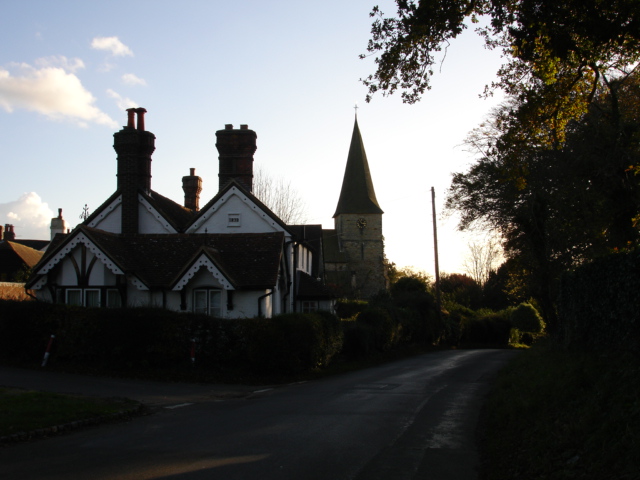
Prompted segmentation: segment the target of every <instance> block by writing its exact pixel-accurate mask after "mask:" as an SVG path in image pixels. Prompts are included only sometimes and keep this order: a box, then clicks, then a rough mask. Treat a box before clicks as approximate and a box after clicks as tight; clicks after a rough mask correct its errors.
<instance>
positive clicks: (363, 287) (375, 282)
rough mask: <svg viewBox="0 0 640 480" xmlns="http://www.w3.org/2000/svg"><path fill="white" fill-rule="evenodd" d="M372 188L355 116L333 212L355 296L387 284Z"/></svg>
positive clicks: (379, 219)
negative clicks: (336, 202) (334, 211)
mask: <svg viewBox="0 0 640 480" xmlns="http://www.w3.org/2000/svg"><path fill="white" fill-rule="evenodd" d="M383 213H384V212H383V211H382V209H381V208H380V205H378V200H377V199H376V193H375V190H374V189H373V181H372V180H371V172H370V171H369V163H368V162H367V154H366V153H365V150H364V144H363V142H362V136H361V135H360V129H359V128H358V118H357V117H356V119H355V123H354V126H353V135H352V137H351V146H350V147H349V156H348V157H347V166H346V168H345V171H344V179H343V180H342V190H341V192H340V199H339V200H338V206H337V208H336V213H335V214H334V215H333V219H334V222H335V230H336V234H337V236H338V244H339V248H340V251H341V252H342V253H343V254H344V255H345V260H346V262H347V271H348V272H349V273H350V280H351V281H350V285H349V286H348V288H347V290H348V291H351V293H352V295H353V296H354V297H357V298H369V297H371V296H372V295H374V294H376V293H378V292H379V291H380V290H384V289H386V288H387V279H386V275H385V268H384V242H383V236H382V214H383Z"/></svg>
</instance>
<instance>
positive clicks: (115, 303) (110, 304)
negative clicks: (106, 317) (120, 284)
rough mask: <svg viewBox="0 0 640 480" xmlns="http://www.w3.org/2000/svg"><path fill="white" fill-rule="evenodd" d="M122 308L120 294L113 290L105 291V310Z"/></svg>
mask: <svg viewBox="0 0 640 480" xmlns="http://www.w3.org/2000/svg"><path fill="white" fill-rule="evenodd" d="M120 307H122V297H121V296H120V292H119V291H118V290H117V289H115V288H109V289H108V290H107V308H120Z"/></svg>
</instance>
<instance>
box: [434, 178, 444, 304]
mask: <svg viewBox="0 0 640 480" xmlns="http://www.w3.org/2000/svg"><path fill="white" fill-rule="evenodd" d="M431 212H432V214H433V251H434V255H435V259H436V306H437V307H438V315H440V314H441V312H442V301H441V298H440V264H439V261H438V226H437V222H436V191H435V189H434V188H433V187H431Z"/></svg>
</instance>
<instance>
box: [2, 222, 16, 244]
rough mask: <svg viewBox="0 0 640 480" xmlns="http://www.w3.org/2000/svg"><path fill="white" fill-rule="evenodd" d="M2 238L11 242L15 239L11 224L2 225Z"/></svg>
mask: <svg viewBox="0 0 640 480" xmlns="http://www.w3.org/2000/svg"><path fill="white" fill-rule="evenodd" d="M4 239H5V240H6V241H8V242H13V241H14V240H15V239H16V232H14V231H13V225H11V224H9V223H7V224H6V225H5V226H4Z"/></svg>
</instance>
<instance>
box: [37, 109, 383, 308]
mask: <svg viewBox="0 0 640 480" xmlns="http://www.w3.org/2000/svg"><path fill="white" fill-rule="evenodd" d="M145 113H146V110H145V109H144V108H130V109H128V110H127V125H126V126H125V127H123V128H122V129H121V130H120V131H118V132H116V133H115V134H114V144H113V148H114V149H115V151H116V165H117V166H116V171H117V175H116V177H117V185H116V190H115V192H114V193H113V194H112V195H111V196H110V197H109V198H107V199H106V200H105V201H104V202H103V203H102V205H101V206H100V207H98V208H97V209H96V210H95V211H94V212H93V213H92V214H91V215H90V216H89V217H88V218H86V219H85V220H84V221H83V223H81V224H80V225H79V226H77V227H76V228H75V229H73V230H72V231H71V232H69V233H59V234H57V235H55V237H54V238H53V239H52V241H51V243H50V245H49V247H48V248H47V251H46V252H45V254H44V256H43V257H42V259H41V260H40V262H38V264H37V265H36V266H35V267H34V268H33V271H32V275H31V277H30V279H29V280H28V282H27V284H26V288H27V289H30V290H33V291H35V295H36V298H37V299H39V300H43V301H47V302H53V303H65V304H70V305H82V306H87V307H107V308H109V307H112V308H114V307H123V306H126V307H136V306H155V307H162V308H167V309H171V310H175V311H190V312H196V313H204V314H208V315H212V316H216V317H221V318H248V317H256V316H264V317H271V316H273V315H277V314H280V313H286V312H296V311H298V312H312V311H317V310H329V311H331V310H333V305H334V303H335V301H336V299H337V298H340V297H349V298H363V299H366V298H368V297H370V296H371V295H373V294H375V293H378V292H379V291H380V290H384V289H386V288H387V281H386V275H385V263H384V244H383V237H382V214H383V212H382V209H381V208H380V206H379V205H378V201H377V199H376V196H375V191H374V188H373V182H372V179H371V173H370V171H369V165H368V162H367V157H366V153H365V150H364V144H363V142H362V137H361V135H360V130H359V127H358V123H357V118H356V121H355V124H354V129H353V135H352V138H351V145H350V148H349V153H348V157H347V164H346V168H345V173H344V178H343V183H342V190H341V193H340V198H339V200H338V205H337V208H336V210H335V214H334V217H333V218H334V222H335V228H334V229H332V230H324V229H323V228H322V226H321V225H287V224H285V223H284V222H283V221H282V220H281V219H280V218H278V217H277V216H276V215H275V214H274V213H273V212H272V211H271V210H270V209H269V208H268V207H267V206H266V205H265V204H263V203H262V202H261V201H260V200H259V199H258V198H257V197H256V196H254V195H253V193H252V190H253V163H254V153H255V151H256V149H257V134H256V132H254V131H253V130H250V129H249V127H248V126H247V125H240V128H234V127H233V125H225V128H224V129H222V130H218V131H217V132H216V148H217V150H218V154H219V157H218V160H219V173H218V193H217V194H216V195H215V196H214V197H213V198H211V199H210V200H209V201H208V202H207V203H205V204H204V205H201V201H200V193H201V191H202V178H200V177H199V176H197V175H196V173H195V168H191V169H190V170H189V174H188V175H185V176H184V177H182V188H183V191H184V202H183V203H182V204H180V203H177V202H175V201H173V200H171V199H169V198H166V197H164V196H162V195H161V194H160V193H158V192H156V191H155V190H153V189H152V186H151V164H152V154H153V152H154V150H155V138H156V137H155V135H154V134H153V133H151V132H149V131H147V130H146V129H145ZM58 221H59V219H58Z"/></svg>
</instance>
